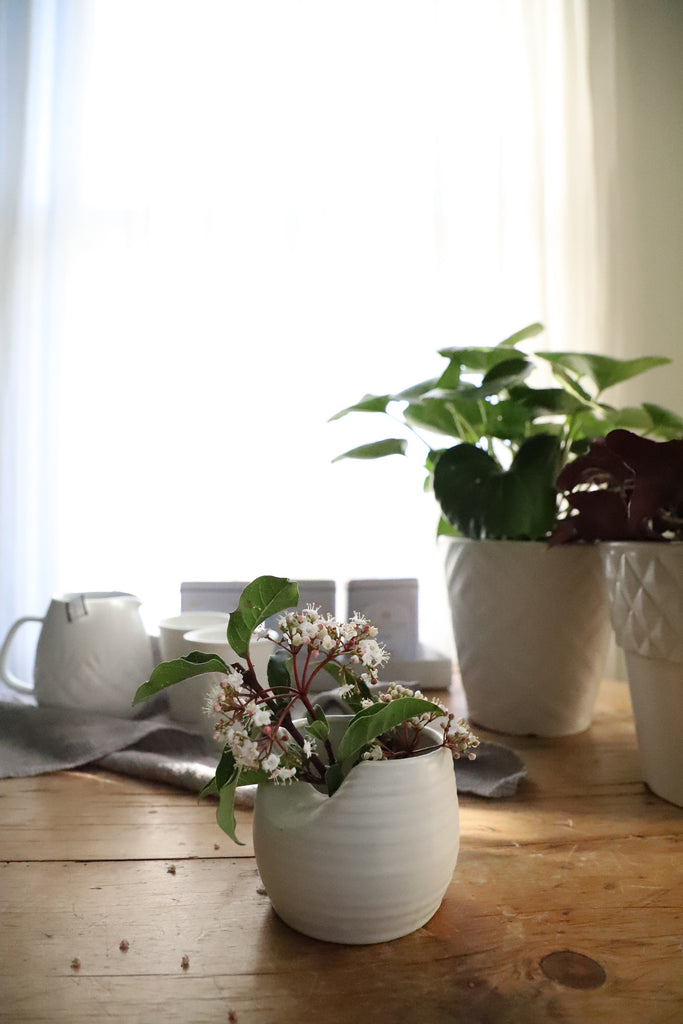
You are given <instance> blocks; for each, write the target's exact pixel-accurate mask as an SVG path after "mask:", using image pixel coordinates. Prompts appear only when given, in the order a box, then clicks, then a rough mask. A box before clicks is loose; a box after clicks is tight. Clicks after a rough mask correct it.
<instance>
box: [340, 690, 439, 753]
mask: <svg viewBox="0 0 683 1024" xmlns="http://www.w3.org/2000/svg"><path fill="white" fill-rule="evenodd" d="M427 714H439V715H441V714H443V708H441V707H439V705H438V704H433V703H432V702H431V701H429V700H422V699H421V698H420V697H399V698H398V699H397V700H391V701H388V702H387V703H385V702H384V701H381V702H379V701H378V702H377V703H376V704H372V705H371V706H370V707H369V708H364V709H363V711H359V712H358V713H357V714H356V715H355V716H354V719H353V721H352V722H351V724H350V725H349V727H348V729H347V730H346V732H345V733H344V736H343V737H342V741H341V743H340V744H339V749H338V751H337V760H338V761H339V762H342V761H346V759H347V758H350V757H356V756H357V755H358V754H359V753H360V751H361V750H362V749H363V747H366V746H367V745H368V743H371V742H372V741H373V740H374V739H376V738H377V737H378V736H382V735H383V734H384V733H385V732H390V731H391V730H392V729H395V728H396V726H397V725H401V724H402V723H403V722H407V721H408V720H409V719H411V718H415V717H416V716H418V715H427Z"/></svg>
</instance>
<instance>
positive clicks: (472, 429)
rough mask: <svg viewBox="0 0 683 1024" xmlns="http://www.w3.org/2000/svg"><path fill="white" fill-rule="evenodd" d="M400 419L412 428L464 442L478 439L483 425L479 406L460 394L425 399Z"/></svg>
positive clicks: (450, 393) (474, 400)
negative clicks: (403, 419)
mask: <svg viewBox="0 0 683 1024" xmlns="http://www.w3.org/2000/svg"><path fill="white" fill-rule="evenodd" d="M470 390H471V391H473V390H474V389H473V388H471V389H470ZM403 415H404V417H405V419H406V422H407V423H410V424H411V426H415V427H423V428H424V429H426V430H431V431H433V432H434V433H436V434H445V435H446V436H447V437H451V438H460V439H462V440H463V441H469V440H472V439H473V438H479V437H481V433H482V427H483V423H482V410H481V408H480V403H479V402H478V401H476V399H475V398H474V396H472V397H469V398H468V397H465V396H464V395H463V394H462V393H461V392H455V391H449V392H443V393H442V394H439V395H436V396H434V395H428V396H426V397H425V398H423V399H422V400H421V401H420V402H414V403H411V404H410V405H409V406H407V407H406V409H405V410H404V412H403Z"/></svg>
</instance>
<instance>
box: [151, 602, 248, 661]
mask: <svg viewBox="0 0 683 1024" xmlns="http://www.w3.org/2000/svg"><path fill="white" fill-rule="evenodd" d="M229 618H230V616H229V615H227V614H225V613H224V612H205V611H192V612H181V613H180V615H172V616H170V618H168V619H162V621H161V622H160V623H159V652H160V654H161V660H162V661H175V660H176V658H182V656H183V654H189V652H190V650H191V648H188V646H187V644H186V643H185V640H184V636H185V633H188V632H189V631H190V630H194V629H202V628H203V627H204V626H223V639H224V640H225V637H226V630H227V628H228V620H229Z"/></svg>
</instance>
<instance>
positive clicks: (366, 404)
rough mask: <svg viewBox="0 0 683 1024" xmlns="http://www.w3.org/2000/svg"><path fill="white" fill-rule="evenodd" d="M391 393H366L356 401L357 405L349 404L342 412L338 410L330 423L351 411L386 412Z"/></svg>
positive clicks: (331, 417) (330, 419)
mask: <svg viewBox="0 0 683 1024" xmlns="http://www.w3.org/2000/svg"><path fill="white" fill-rule="evenodd" d="M392 400H393V399H392V396H391V395H365V396H364V397H363V398H361V400H360V402H356V404H355V405H349V406H348V407H347V408H346V409H342V410H341V412H336V413H335V414H334V416H330V418H329V420H328V421H327V422H328V423H331V422H332V421H333V420H340V419H341V418H342V416H346V414H347V413H350V412H386V411H387V405H388V404H389V402H391V401H392Z"/></svg>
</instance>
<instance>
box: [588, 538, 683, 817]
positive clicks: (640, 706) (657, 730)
mask: <svg viewBox="0 0 683 1024" xmlns="http://www.w3.org/2000/svg"><path fill="white" fill-rule="evenodd" d="M600 547H601V553H602V557H603V560H604V565H605V575H606V578H607V587H608V593H609V598H610V615H611V618H612V625H613V627H614V632H615V634H616V639H617V643H618V644H619V646H620V647H622V648H623V649H624V653H625V658H626V668H627V670H628V680H629V686H630V689H631V703H632V704H633V717H634V720H635V726H636V735H637V738H638V753H639V757H640V764H641V769H642V772H643V779H644V780H645V782H646V783H647V785H648V786H649V787H650V789H651V790H653V792H655V793H656V794H657V795H658V796H661V797H663V798H664V799H665V800H669V801H670V802H671V803H673V804H678V806H679V807H683V543H672V544H658V543H654V542H652V543H650V542H648V541H637V542H632V543H629V542H616V541H615V542H610V543H606V544H602V545H600Z"/></svg>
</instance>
